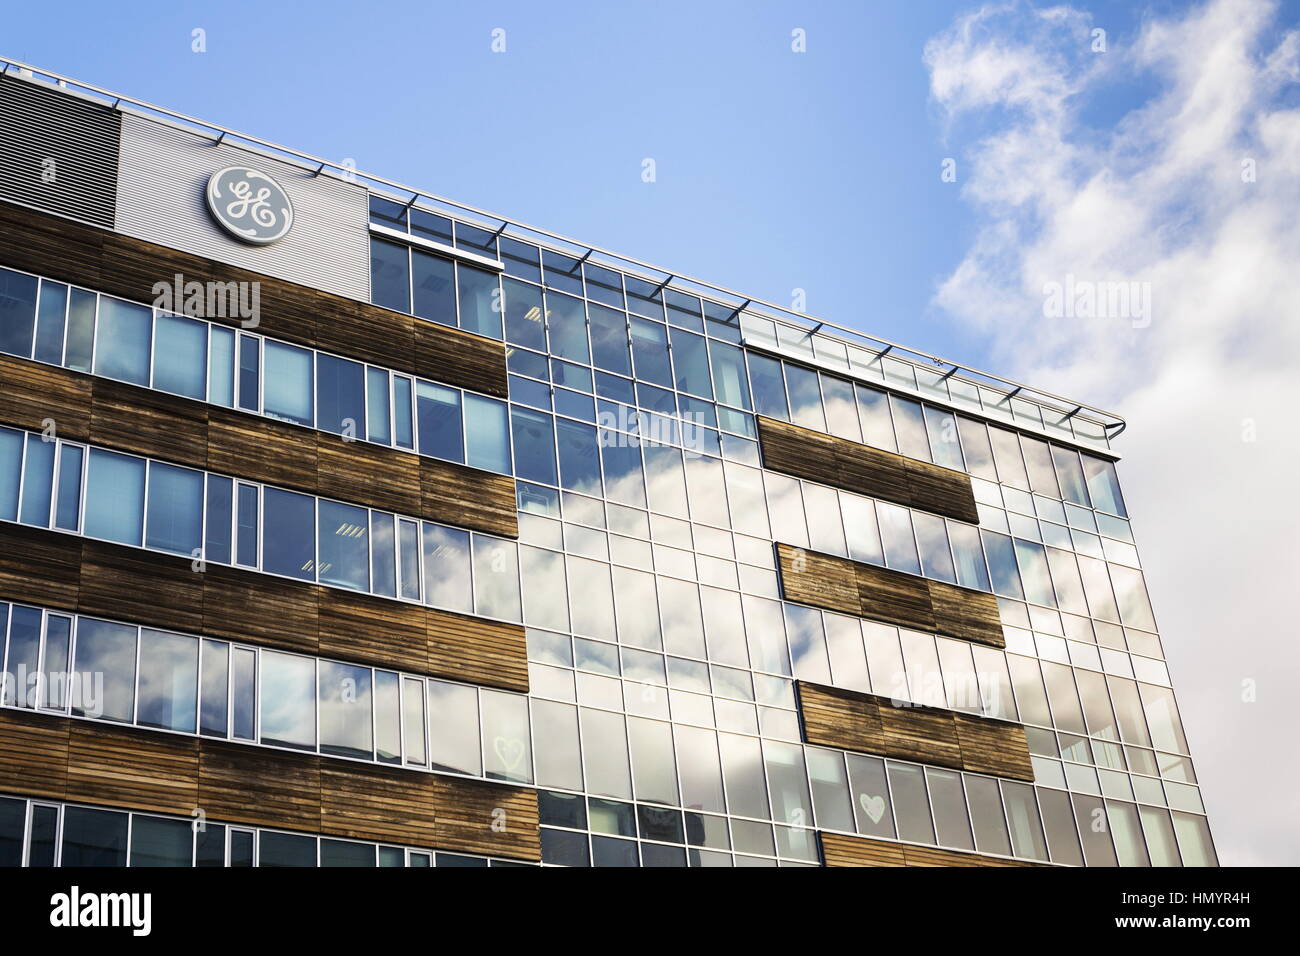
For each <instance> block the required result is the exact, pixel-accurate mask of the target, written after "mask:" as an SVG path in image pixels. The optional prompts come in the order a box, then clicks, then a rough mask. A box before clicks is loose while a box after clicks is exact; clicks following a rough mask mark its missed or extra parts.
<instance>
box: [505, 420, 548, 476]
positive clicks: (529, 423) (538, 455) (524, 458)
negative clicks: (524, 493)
mask: <svg viewBox="0 0 1300 956" xmlns="http://www.w3.org/2000/svg"><path fill="white" fill-rule="evenodd" d="M510 430H511V433H512V435H513V437H514V445H515V474H516V476H517V477H519V478H521V479H523V480H526V481H541V482H545V483H546V484H548V485H554V484H556V483H557V481H556V473H555V432H554V429H553V426H552V419H551V416H550V415H545V414H543V413H541V412H534V411H531V410H529V409H525V408H520V407H519V406H517V405H512V406H511V408H510Z"/></svg>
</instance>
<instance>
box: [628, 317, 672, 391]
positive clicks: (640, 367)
mask: <svg viewBox="0 0 1300 956" xmlns="http://www.w3.org/2000/svg"><path fill="white" fill-rule="evenodd" d="M628 322H629V328H630V330H631V334H632V358H633V360H634V361H635V362H636V377H637V378H639V379H641V380H642V381H647V382H653V383H654V384H656V385H662V386H664V387H665V388H672V385H673V376H672V369H671V367H670V364H669V361H668V332H667V330H666V329H665V328H664V326H662V325H660V324H659V323H658V322H651V321H649V320H647V319H643V318H640V317H639V316H635V315H634V316H632V317H631V318H630V319H629V320H628Z"/></svg>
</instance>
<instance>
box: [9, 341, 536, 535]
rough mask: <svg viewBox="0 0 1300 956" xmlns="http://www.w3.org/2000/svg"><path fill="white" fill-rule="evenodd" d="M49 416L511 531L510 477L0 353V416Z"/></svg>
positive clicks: (91, 437) (272, 480)
mask: <svg viewBox="0 0 1300 956" xmlns="http://www.w3.org/2000/svg"><path fill="white" fill-rule="evenodd" d="M11 370H12V372H13V377H12V379H11V377H10V372H11ZM47 419H53V420H54V422H55V425H56V427H57V430H58V434H59V436H60V437H63V438H73V439H77V440H81V441H89V442H92V443H93V444H96V445H101V446H103V447H105V448H108V449H112V450H116V451H124V452H129V453H132V454H137V455H144V456H146V457H151V458H157V459H160V460H162V461H167V462H175V463H177V464H181V465H188V466H190V467H193V468H207V469H210V470H212V471H215V472H219V473H221V474H225V475H233V476H235V477H239V478H244V479H247V480H249V481H259V482H265V483H267V484H271V485H278V486H281V487H284V488H290V489H293V490H295V491H302V492H306V493H308V494H319V495H324V496H326V497H329V498H336V499H338V500H341V501H346V502H349V503H351V504H358V505H365V506H367V507H371V508H382V509H384V510H387V511H395V512H399V513H401V514H407V515H411V516H413V517H421V518H428V519H429V520H432V521H445V522H448V523H451V524H458V525H462V526H465V527H468V528H473V529H474V530H476V531H486V532H489V533H492V534H499V535H503V536H505V537H509V538H515V537H518V536H519V520H518V515H517V512H516V510H515V509H516V503H515V482H514V479H513V478H511V477H509V476H508V475H497V474H493V473H491V472H487V471H481V470H480V469H477V468H470V467H468V466H466V465H458V464H455V463H453V462H443V461H436V460H433V459H430V458H422V457H420V456H417V455H415V454H412V453H411V452H407V451H399V450H398V449H395V448H385V447H382V446H380V445H372V444H370V443H368V442H361V441H354V442H345V441H343V439H342V438H340V437H338V436H336V435H331V434H328V433H325V432H319V431H316V430H314V429H308V428H303V427H302V426H299V425H292V424H289V423H288V422H279V421H275V420H274V419H269V418H263V417H260V416H254V415H250V414H248V413H245V412H236V411H232V410H229V409H225V408H219V407H216V406H210V405H205V404H203V403H202V402H196V401H192V400H190V399H187V398H180V397H178V396H174V395H165V394H162V393H161V392H155V391H151V390H149V389H146V388H138V387H136V386H134V385H125V384H123V383H121V382H113V381H109V380H107V379H98V378H91V377H89V376H86V375H83V374H81V373H78V372H71V371H68V370H66V369H58V368H52V367H49V366H44V365H39V364H37V363H34V362H24V361H22V360H19V359H12V360H9V359H5V358H4V357H0V424H5V425H13V426H15V427H18V428H27V429H29V430H37V431H39V430H40V429H41V428H42V427H43V426H42V422H43V421H45V420H47Z"/></svg>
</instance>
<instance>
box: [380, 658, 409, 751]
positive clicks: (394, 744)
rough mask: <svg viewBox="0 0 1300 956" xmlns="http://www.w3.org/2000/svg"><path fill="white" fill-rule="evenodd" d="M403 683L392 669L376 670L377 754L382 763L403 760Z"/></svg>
mask: <svg viewBox="0 0 1300 956" xmlns="http://www.w3.org/2000/svg"><path fill="white" fill-rule="evenodd" d="M401 697H402V685H401V681H400V679H399V678H398V676H397V675H396V674H394V673H391V672H390V671H375V756H376V757H377V758H378V760H379V762H380V763H391V764H400V763H401V762H402V701H401Z"/></svg>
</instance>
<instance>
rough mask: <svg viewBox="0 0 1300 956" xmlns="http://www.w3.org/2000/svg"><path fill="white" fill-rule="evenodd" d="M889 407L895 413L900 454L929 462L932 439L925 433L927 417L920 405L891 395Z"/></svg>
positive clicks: (895, 426)
mask: <svg viewBox="0 0 1300 956" xmlns="http://www.w3.org/2000/svg"><path fill="white" fill-rule="evenodd" d="M889 405H890V408H891V409H892V410H893V413H894V428H895V430H896V431H897V432H898V450H899V452H900V453H901V454H904V455H906V456H907V457H909V458H916V459H919V460H920V461H929V460H930V439H929V437H928V436H927V435H926V432H925V417H924V415H923V414H922V412H921V405H920V403H918V402H912V401H908V400H907V399H905V398H899V397H898V396H896V395H891V396H889Z"/></svg>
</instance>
